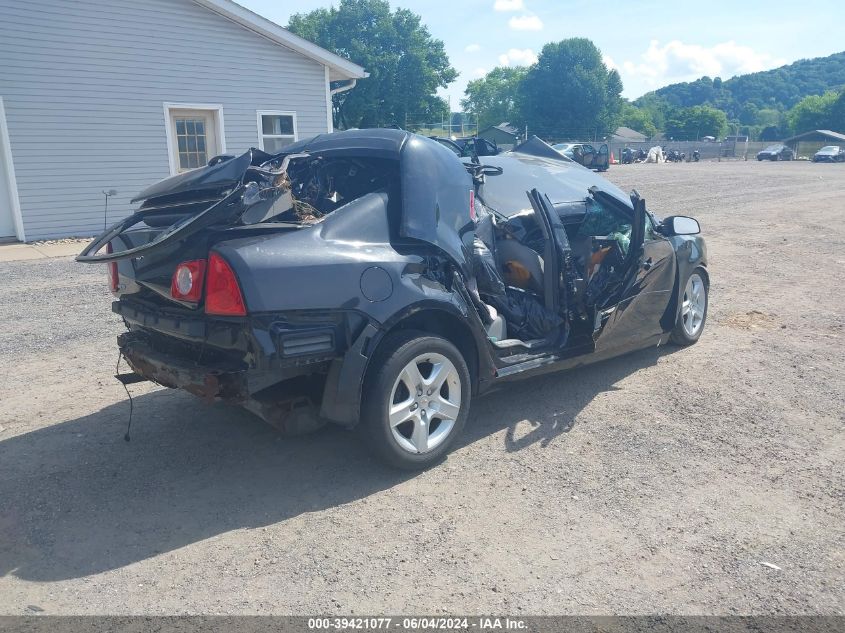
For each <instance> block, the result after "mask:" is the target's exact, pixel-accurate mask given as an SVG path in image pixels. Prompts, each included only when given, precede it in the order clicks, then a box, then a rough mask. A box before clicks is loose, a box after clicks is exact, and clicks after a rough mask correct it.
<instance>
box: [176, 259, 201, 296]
mask: <svg viewBox="0 0 845 633" xmlns="http://www.w3.org/2000/svg"><path fill="white" fill-rule="evenodd" d="M204 279H205V260H204V259H193V260H191V261H189V262H182V263H181V264H179V265H178V266H177V267H176V270H174V271H173V278H172V279H171V280H170V296H171V297H173V298H174V299H178V300H179V301H190V302H192V303H199V300H200V299H201V298H202V282H203V280H204Z"/></svg>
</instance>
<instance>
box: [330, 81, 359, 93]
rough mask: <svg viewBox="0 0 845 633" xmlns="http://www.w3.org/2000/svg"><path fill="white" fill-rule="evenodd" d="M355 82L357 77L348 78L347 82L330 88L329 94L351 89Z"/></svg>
mask: <svg viewBox="0 0 845 633" xmlns="http://www.w3.org/2000/svg"><path fill="white" fill-rule="evenodd" d="M357 83H358V80H357V79H349V80H348V83H345V84H343V85H342V86H338V87H337V88H332V89H331V90H330V91H329V93H330V94H331V96H335V95H336V94H340V93H341V92H346V91H347V90H352V89H353V88H354V87H355V85H356V84H357Z"/></svg>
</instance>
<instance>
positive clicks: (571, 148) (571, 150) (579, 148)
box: [552, 143, 610, 171]
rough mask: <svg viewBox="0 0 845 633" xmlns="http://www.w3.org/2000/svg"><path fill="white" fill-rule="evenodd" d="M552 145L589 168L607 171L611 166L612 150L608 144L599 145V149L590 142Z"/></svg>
mask: <svg viewBox="0 0 845 633" xmlns="http://www.w3.org/2000/svg"><path fill="white" fill-rule="evenodd" d="M552 147H553V148H555V149H556V150H557V151H558V152H560V153H561V154H563V155H564V156H566V157H567V158H569V159H570V160H574V161H575V162H576V163H578V164H579V165H583V166H584V167H587V168H588V169H595V170H596V171H607V169H608V167H609V166H610V151H609V150H608V147H607V145H606V144H605V145H602V146H601V147H599V149H598V151H596V149H595V148H594V147H593V146H592V145H590V144H589V143H557V144H556V145H552Z"/></svg>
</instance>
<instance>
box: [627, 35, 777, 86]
mask: <svg viewBox="0 0 845 633" xmlns="http://www.w3.org/2000/svg"><path fill="white" fill-rule="evenodd" d="M784 63H785V61H784V60H782V59H777V58H774V57H772V56H771V55H768V54H766V53H758V52H757V51H755V50H754V49H753V48H751V47H749V46H740V45H739V44H737V43H736V42H734V41H729V42H723V43H721V44H716V45H715V46H710V47H706V46H701V45H699V44H685V43H684V42H681V41H679V40H672V41H671V42H668V43H666V44H663V45H661V44H660V42H659V41H658V40H652V41H651V43H650V44H649V46H648V50H646V52H645V53H643V54H642V55H641V61H639V62H632V61H625V62H624V63H623V64H622V67H621V69H620V70H621V72H622V75H623V79H624V78H625V77H629V78H631V79H633V80H635V81H637V82H639V83H642V84H643V85H645V86H646V87H647V88H654V87H658V86H662V85H666V84H669V83H673V82H676V81H691V80H694V79H697V78H699V77H701V76H702V75H708V76H709V77H722V78H723V79H727V78H729V77H733V76H734V75H741V74H744V73H753V72H757V71H760V70H768V69H770V68H775V67H777V66H781V65H783V64H784Z"/></svg>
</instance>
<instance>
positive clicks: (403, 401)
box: [388, 353, 461, 454]
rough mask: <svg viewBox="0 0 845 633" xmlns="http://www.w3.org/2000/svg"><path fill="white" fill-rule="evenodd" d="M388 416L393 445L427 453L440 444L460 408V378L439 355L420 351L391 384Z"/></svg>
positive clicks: (405, 449) (418, 452) (453, 425)
mask: <svg viewBox="0 0 845 633" xmlns="http://www.w3.org/2000/svg"><path fill="white" fill-rule="evenodd" d="M388 406H389V411H388V419H389V420H390V431H391V434H392V436H393V439H394V440H395V442H396V444H397V445H398V446H399V447H400V448H401V449H402V450H404V451H407V452H409V453H415V454H421V453H428V452H430V451H433V450H434V449H436V448H437V447H438V446H440V444H442V443H443V442H444V441H445V440H446V438H448V437H449V434H450V433H451V432H452V429H453V428H454V427H455V421H456V420H457V418H458V414H459V413H460V410H461V377H460V374H459V373H458V370H457V369H456V368H455V365H454V364H453V363H452V361H450V360H449V359H448V358H446V357H445V356H443V355H442V354H435V353H431V354H420V355H419V356H417V357H416V358H414V359H413V360H412V361H411V362H409V363H408V364H407V365H405V368H404V369H403V370H402V371H401V372H400V374H399V377H398V378H397V379H396V382H395V383H394V384H393V390H392V391H391V394H390V402H389V405H388Z"/></svg>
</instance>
